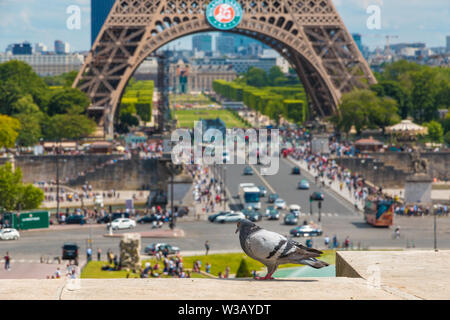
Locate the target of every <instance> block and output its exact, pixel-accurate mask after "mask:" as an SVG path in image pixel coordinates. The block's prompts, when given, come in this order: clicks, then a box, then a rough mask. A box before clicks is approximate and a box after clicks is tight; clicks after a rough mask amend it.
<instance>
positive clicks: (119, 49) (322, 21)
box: [74, 0, 376, 133]
mask: <svg viewBox="0 0 450 320" xmlns="http://www.w3.org/2000/svg"><path fill="white" fill-rule="evenodd" d="M239 3H240V4H241V6H242V9H243V12H244V16H243V19H242V21H241V23H240V24H239V26H238V27H237V28H235V29H233V30H231V31H230V32H233V33H239V34H243V35H247V36H250V37H253V38H256V39H258V40H260V41H262V42H264V43H266V44H268V45H269V46H271V47H272V48H274V49H275V50H277V51H278V52H279V53H280V54H281V55H282V56H284V57H285V58H286V59H287V60H288V61H289V62H290V63H291V64H292V66H293V67H294V68H295V70H296V71H297V73H298V74H299V77H300V79H301V80H302V82H303V84H304V85H305V90H306V92H307V93H308V96H309V99H310V101H311V103H312V105H313V107H314V109H315V111H316V112H317V113H318V114H319V115H322V116H326V115H330V114H332V113H334V112H336V111H337V105H338V103H339V100H340V98H341V95H342V93H344V92H347V91H350V90H352V88H355V87H356V88H363V87H365V86H367V84H373V83H376V80H375V78H374V76H373V75H372V73H371V71H370V69H369V67H368V65H367V63H366V61H365V60H364V58H363V57H362V55H361V53H360V52H359V50H358V48H357V47H356V44H355V43H354V41H353V38H352V37H351V35H350V34H349V32H348V30H347V29H346V27H345V25H344V24H343V22H342V20H341V18H340V16H339V14H338V13H337V11H336V9H335V8H334V5H333V4H332V2H331V0H263V1H261V0H240V1H239ZM208 4H209V0H117V1H116V3H115V4H114V6H113V8H112V9H111V12H110V13H109V16H108V18H107V19H106V22H105V24H104V25H103V27H102V29H101V31H100V33H99V35H98V37H97V39H96V41H95V43H94V45H93V47H92V49H91V51H90V53H89V56H88V57H87V59H86V61H85V63H84V65H83V67H82V69H81V71H80V73H79V74H78V76H77V78H76V80H75V82H74V87H79V88H80V89H81V90H83V91H84V92H86V93H87V94H88V96H89V97H90V98H91V100H92V106H93V107H95V108H96V109H98V108H99V107H103V110H104V117H103V119H102V120H101V121H100V124H105V123H106V122H108V124H107V125H108V126H109V127H108V128H106V129H107V130H108V131H109V133H111V130H112V123H111V122H112V115H114V113H115V110H116V108H117V105H118V103H119V99H120V96H121V94H122V91H123V90H124V88H125V86H126V84H127V82H128V80H129V78H130V77H131V76H132V74H133V72H134V71H135V70H136V68H137V67H138V66H139V65H140V63H141V62H142V61H143V60H144V59H145V58H146V57H148V56H149V55H150V54H152V53H153V52H155V51H156V50H157V49H158V48H160V47H162V46H163V45H165V44H167V43H169V42H170V41H172V40H175V39H177V38H180V37H182V36H186V35H190V34H193V33H198V32H207V31H214V30H215V29H213V28H212V27H211V26H210V25H209V23H207V21H206V18H205V12H206V8H207V5H208ZM106 118H108V119H109V120H108V121H106V122H105V119H106ZM105 125H106V124H105Z"/></svg>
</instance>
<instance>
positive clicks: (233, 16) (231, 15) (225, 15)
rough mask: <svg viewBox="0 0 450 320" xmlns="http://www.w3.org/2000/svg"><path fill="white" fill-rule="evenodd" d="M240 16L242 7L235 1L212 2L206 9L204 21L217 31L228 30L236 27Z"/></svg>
mask: <svg viewBox="0 0 450 320" xmlns="http://www.w3.org/2000/svg"><path fill="white" fill-rule="evenodd" d="M242 16H243V11H242V7H241V5H240V4H239V3H238V2H237V1H235V0H213V1H211V2H210V4H209V5H208V8H207V9H206V19H207V20H208V22H209V23H210V24H211V25H212V26H213V27H214V28H216V29H219V30H230V29H233V28H235V27H237V26H238V25H239V23H240V22H241V20H242Z"/></svg>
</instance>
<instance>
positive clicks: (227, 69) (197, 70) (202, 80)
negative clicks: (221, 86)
mask: <svg viewBox="0 0 450 320" xmlns="http://www.w3.org/2000/svg"><path fill="white" fill-rule="evenodd" d="M236 77H237V74H236V72H235V71H234V70H233V67H232V66H231V65H222V66H220V65H219V66H212V65H195V66H191V68H190V69H189V75H188V88H189V91H190V92H213V82H214V80H226V81H233V80H234V79H236Z"/></svg>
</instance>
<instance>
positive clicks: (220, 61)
mask: <svg viewBox="0 0 450 320" xmlns="http://www.w3.org/2000/svg"><path fill="white" fill-rule="evenodd" d="M192 64H193V65H227V66H228V65H232V66H233V69H234V71H235V72H236V73H237V74H241V73H246V72H247V71H248V69H250V67H256V68H260V69H263V70H264V71H266V72H269V70H270V68H272V67H273V66H276V65H277V58H223V57H220V58H204V59H193V60H192Z"/></svg>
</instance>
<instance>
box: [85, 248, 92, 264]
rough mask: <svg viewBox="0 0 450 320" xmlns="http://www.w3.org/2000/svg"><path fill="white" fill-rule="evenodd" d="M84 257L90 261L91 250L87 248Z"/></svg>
mask: <svg viewBox="0 0 450 320" xmlns="http://www.w3.org/2000/svg"><path fill="white" fill-rule="evenodd" d="M86 256H87V261H88V262H89V261H91V260H92V248H90V247H89V248H87V249H86Z"/></svg>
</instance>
